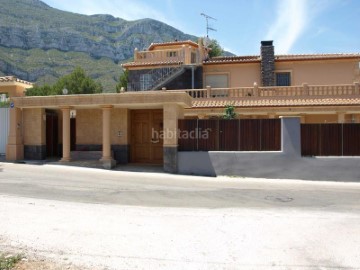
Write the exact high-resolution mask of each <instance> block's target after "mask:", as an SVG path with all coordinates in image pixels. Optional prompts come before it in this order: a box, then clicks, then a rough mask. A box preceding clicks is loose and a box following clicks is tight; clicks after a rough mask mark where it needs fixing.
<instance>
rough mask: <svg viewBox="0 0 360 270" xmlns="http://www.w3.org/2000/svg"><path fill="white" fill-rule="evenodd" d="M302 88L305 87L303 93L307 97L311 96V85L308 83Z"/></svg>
mask: <svg viewBox="0 0 360 270" xmlns="http://www.w3.org/2000/svg"><path fill="white" fill-rule="evenodd" d="M302 87H303V93H304V95H305V96H308V95H309V85H308V84H307V83H303V84H302Z"/></svg>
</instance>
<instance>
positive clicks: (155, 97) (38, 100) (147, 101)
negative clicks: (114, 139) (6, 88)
mask: <svg viewBox="0 0 360 270" xmlns="http://www.w3.org/2000/svg"><path fill="white" fill-rule="evenodd" d="M12 101H13V102H14V105H15V107H18V108H61V107H69V106H70V107H73V108H79V109H80V108H97V107H99V106H108V105H112V106H114V107H115V108H130V109H146V108H162V106H163V105H164V104H167V103H174V104H178V105H180V106H182V107H184V108H191V97H190V96H189V95H188V94H187V93H185V92H183V93H182V92H177V93H174V92H171V91H147V92H126V93H120V94H89V95H58V96H42V97H39V96H34V97H16V98H13V99H12Z"/></svg>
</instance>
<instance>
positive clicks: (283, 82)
mask: <svg viewBox="0 0 360 270" xmlns="http://www.w3.org/2000/svg"><path fill="white" fill-rule="evenodd" d="M290 85H291V73H290V72H277V73H276V86H290Z"/></svg>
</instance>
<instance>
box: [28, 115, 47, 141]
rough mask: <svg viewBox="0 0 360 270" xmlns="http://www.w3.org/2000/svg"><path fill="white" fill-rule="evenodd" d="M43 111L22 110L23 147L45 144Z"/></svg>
mask: <svg viewBox="0 0 360 270" xmlns="http://www.w3.org/2000/svg"><path fill="white" fill-rule="evenodd" d="M44 115H45V109H40V108H36V109H23V138H24V145H45V144H46V121H45V120H44Z"/></svg>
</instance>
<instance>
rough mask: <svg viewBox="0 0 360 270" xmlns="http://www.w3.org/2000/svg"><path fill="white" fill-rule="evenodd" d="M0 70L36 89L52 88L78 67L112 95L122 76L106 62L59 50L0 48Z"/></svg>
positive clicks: (106, 60) (84, 54) (112, 65)
mask: <svg viewBox="0 0 360 270" xmlns="http://www.w3.org/2000/svg"><path fill="white" fill-rule="evenodd" d="M1 66H5V67H6V68H5V69H6V70H7V71H8V72H7V74H9V75H16V76H17V77H19V78H21V79H24V80H28V81H31V82H35V83H36V84H37V85H52V84H54V83H56V82H57V80H58V79H59V78H60V77H62V76H64V75H66V74H69V73H70V72H72V71H73V70H74V68H76V67H77V66H79V67H81V68H83V69H84V70H85V72H86V73H87V74H89V76H90V77H91V78H93V79H94V80H95V81H96V82H98V83H101V85H103V87H104V92H115V86H116V84H117V81H118V78H119V76H120V75H121V73H122V68H121V66H120V65H119V64H115V63H114V61H112V60H111V59H109V58H106V57H102V58H100V59H94V58H92V57H90V56H89V55H88V54H86V53H82V52H61V51H59V50H47V51H45V50H41V49H31V50H22V49H16V48H4V47H0V68H1ZM14 69H16V70H17V73H15V71H13V70H14ZM4 75H5V74H3V75H2V76H4Z"/></svg>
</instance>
